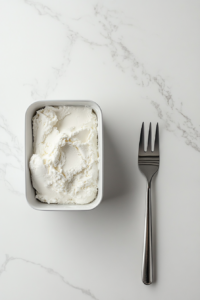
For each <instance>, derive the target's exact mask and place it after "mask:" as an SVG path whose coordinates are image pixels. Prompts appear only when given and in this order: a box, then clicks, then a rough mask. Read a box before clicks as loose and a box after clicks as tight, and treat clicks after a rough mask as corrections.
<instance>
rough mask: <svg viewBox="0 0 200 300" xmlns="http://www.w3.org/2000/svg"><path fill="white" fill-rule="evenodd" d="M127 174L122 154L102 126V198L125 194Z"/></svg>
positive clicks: (109, 198)
mask: <svg viewBox="0 0 200 300" xmlns="http://www.w3.org/2000/svg"><path fill="white" fill-rule="evenodd" d="M126 192H127V175H126V170H125V168H124V165H123V162H122V155H121V154H120V153H119V150H118V148H117V146H116V144H115V141H114V139H112V135H111V134H110V133H109V132H108V128H107V127H106V126H104V198H103V201H107V200H111V199H113V198H115V197H119V196H122V195H125V194H126Z"/></svg>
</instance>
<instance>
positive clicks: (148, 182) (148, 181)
mask: <svg viewBox="0 0 200 300" xmlns="http://www.w3.org/2000/svg"><path fill="white" fill-rule="evenodd" d="M151 182H152V178H151V179H150V180H147V188H148V189H150V188H151Z"/></svg>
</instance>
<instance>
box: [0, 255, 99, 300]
mask: <svg viewBox="0 0 200 300" xmlns="http://www.w3.org/2000/svg"><path fill="white" fill-rule="evenodd" d="M13 261H20V262H21V263H26V264H31V265H33V266H35V267H38V268H40V269H43V270H45V271H46V272H47V273H48V274H51V275H52V276H56V277H58V278H59V279H60V280H61V281H62V282H63V284H66V285H67V286H69V287H70V288H72V289H75V290H78V291H80V292H81V293H83V294H85V295H87V296H88V298H90V299H94V300H98V298H96V297H95V296H94V294H93V293H92V292H91V291H90V290H86V289H84V288H81V287H78V286H76V285H74V284H72V283H70V282H69V281H68V280H66V279H65V277H64V276H63V275H61V274H60V273H58V272H57V271H55V270H54V269H52V268H48V267H46V266H43V265H42V264H40V263H36V262H33V261H31V260H27V259H24V258H20V257H13V256H9V255H8V254H6V258H5V261H4V262H3V264H2V265H1V267H0V276H2V275H3V273H4V272H6V271H7V266H8V264H11V263H12V262H13Z"/></svg>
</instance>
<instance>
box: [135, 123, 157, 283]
mask: <svg viewBox="0 0 200 300" xmlns="http://www.w3.org/2000/svg"><path fill="white" fill-rule="evenodd" d="M159 162H160V155H159V127H158V123H157V125H156V135H155V143H154V151H152V145H151V123H150V125H149V136H148V144H147V151H145V150H144V123H142V128H141V133H140V143H139V151H138V166H139V169H140V171H141V172H142V173H143V174H144V175H145V177H146V179H147V196H146V211H145V229H144V250H143V262H142V281H143V283H144V284H147V285H149V284H151V283H152V282H153V263H152V260H153V255H152V213H151V182H152V179H153V176H154V175H155V174H156V172H157V171H158V168H159Z"/></svg>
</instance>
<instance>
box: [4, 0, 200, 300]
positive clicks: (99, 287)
mask: <svg viewBox="0 0 200 300" xmlns="http://www.w3.org/2000/svg"><path fill="white" fill-rule="evenodd" d="M199 11H200V2H199V1H194V0H193V1H189V0H175V1H174V0H169V1H158V0H154V1H147V0H146V1H145V0H140V1H139V0H132V1H129V0H124V1H122V0H120V1H111V0H109V1H108V0H107V1H101V0H100V1H95V0H94V1H93V0H88V1H80V0H75V1H69V0H48V1H47V0H37V1H35V0H25V1H22V0H21V1H20V0H18V1H14V0H13V1H11V0H10V1H1V3H0V37H1V47H0V62H1V63H0V82H1V85H0V99H1V112H0V179H1V180H0V187H1V200H0V294H1V299H3V300H16V299H17V300H18V299H19V300H27V299H28V300H35V299H43V300H46V299H48V300H53V299H70V300H71V299H76V300H79V299H81V300H82V299H88V300H91V299H98V300H122V299H126V300H127V299H128V300H129V299H130V300H131V299H138V300H145V299H148V300H151V299H154V300H160V299H162V300H168V299H171V300H176V299H182V300H188V299H192V300H197V299H199V295H200V285H199V280H200V272H199V270H200V258H199V253H200V217H199V215H200V172H199V169H200V159H199V158H200V101H199V97H200V91H199V86H200V59H199V53H200V18H199ZM41 99H53V100H54V99H69V100H75V99H78V100H81V99H82V100H86V99H89V100H93V101H95V102H97V103H98V104H99V105H100V106H101V108H102V110H103V115H104V131H105V190H104V200H103V202H102V203H101V204H100V206H99V207H98V208H96V209H95V210H93V211H89V212H81V211H80V212H39V211H35V210H33V209H31V208H30V207H29V206H28V204H27V202H26V199H25V195H24V115H25V110H26V108H27V107H28V106H29V105H30V104H31V103H32V102H33V101H37V100H41ZM142 121H145V124H146V128H147V125H148V123H149V122H150V121H152V123H153V128H154V129H155V124H156V122H159V124H160V151H161V164H160V169H159V173H158V175H157V177H156V180H155V181H154V184H153V195H152V204H153V218H154V224H153V234H154V264H155V265H154V267H155V282H154V284H152V285H151V286H145V285H144V284H143V283H142V281H141V262H142V247H143V228H144V208H145V189H146V182H145V179H144V177H143V176H142V175H141V173H140V172H139V170H138V167H137V150H138V139H139V131H140V128H141V123H142Z"/></svg>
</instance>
